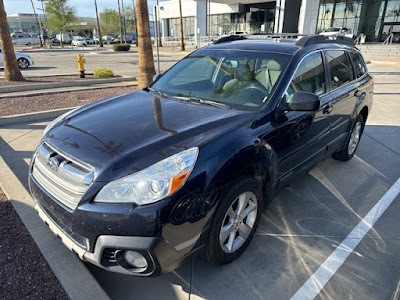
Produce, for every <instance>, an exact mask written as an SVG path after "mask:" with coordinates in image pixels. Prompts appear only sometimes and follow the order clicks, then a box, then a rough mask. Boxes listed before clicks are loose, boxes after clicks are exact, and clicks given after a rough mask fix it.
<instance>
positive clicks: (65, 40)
mask: <svg viewBox="0 0 400 300" xmlns="http://www.w3.org/2000/svg"><path fill="white" fill-rule="evenodd" d="M56 38H57V40H59V41H62V42H63V44H69V43H71V41H72V39H71V37H70V36H69V34H66V33H63V34H57V35H56Z"/></svg>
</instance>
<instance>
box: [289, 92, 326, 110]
mask: <svg viewBox="0 0 400 300" xmlns="http://www.w3.org/2000/svg"><path fill="white" fill-rule="evenodd" d="M320 104H321V100H320V99H319V96H317V95H315V94H313V93H308V92H297V93H295V94H294V95H293V97H292V99H291V101H290V103H288V104H286V105H285V106H284V110H287V111H317V110H318V109H319V106H320Z"/></svg>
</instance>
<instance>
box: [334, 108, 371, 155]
mask: <svg viewBox="0 0 400 300" xmlns="http://www.w3.org/2000/svg"><path fill="white" fill-rule="evenodd" d="M364 126H365V120H364V117H363V116H362V115H358V116H357V118H356V121H355V122H354V125H353V128H352V130H351V134H350V137H349V139H348V140H347V142H346V146H345V148H344V149H342V150H341V151H338V152H335V153H333V154H332V157H333V158H334V159H336V160H341V161H348V160H350V159H351V158H352V157H353V156H354V154H355V153H356V150H357V148H358V145H359V143H360V139H361V135H362V133H363V131H364Z"/></svg>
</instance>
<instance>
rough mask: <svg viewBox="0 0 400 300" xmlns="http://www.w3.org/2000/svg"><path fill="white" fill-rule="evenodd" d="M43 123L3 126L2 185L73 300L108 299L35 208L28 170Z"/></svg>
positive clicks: (0, 139) (0, 131)
mask: <svg viewBox="0 0 400 300" xmlns="http://www.w3.org/2000/svg"><path fill="white" fill-rule="evenodd" d="M44 127H45V124H44V123H37V124H24V125H11V126H9V127H6V128H5V127H0V153H1V157H0V183H1V185H2V188H3V189H4V190H5V192H6V193H7V195H8V196H9V199H10V201H11V203H12V204H13V206H14V208H15V210H16V211H17V213H18V215H19V216H20V218H21V219H22V221H23V223H24V225H25V227H26V228H27V230H28V232H29V233H30V235H31V236H32V238H33V239H34V241H35V242H36V244H37V245H38V247H39V249H40V251H41V252H42V254H43V256H44V257H45V258H46V260H47V261H48V263H49V265H50V267H51V269H52V270H53V272H54V274H55V275H56V277H57V278H58V280H59V281H60V283H61V285H62V286H63V288H64V290H65V292H66V293H67V295H68V296H69V297H70V298H71V299H96V300H97V299H98V300H100V299H109V297H108V295H107V294H106V293H105V292H104V290H103V289H102V287H101V286H100V285H99V284H98V282H97V281H96V280H95V279H94V278H93V276H92V274H91V273H90V272H88V270H87V268H86V267H85V265H84V264H83V263H82V262H81V261H80V260H79V258H77V256H76V255H75V254H74V253H72V252H71V251H69V250H68V249H67V248H66V247H65V246H64V245H63V244H62V243H61V241H60V239H59V238H58V237H56V236H55V235H54V234H52V232H51V231H50V229H49V228H48V226H47V225H46V224H45V223H43V222H42V220H41V219H40V218H39V216H38V214H37V212H36V211H35V209H34V206H35V204H34V201H33V199H32V198H31V196H30V194H29V192H28V190H29V188H28V180H27V179H28V177H27V171H28V167H29V163H30V159H31V157H32V156H33V151H34V149H35V148H36V146H37V144H38V141H39V140H40V137H41V133H42V130H43V129H44Z"/></svg>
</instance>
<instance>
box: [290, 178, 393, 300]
mask: <svg viewBox="0 0 400 300" xmlns="http://www.w3.org/2000/svg"><path fill="white" fill-rule="evenodd" d="M399 194H400V178H398V179H397V181H396V182H395V183H394V184H393V185H392V187H391V188H390V189H389V190H388V191H387V192H386V193H385V195H383V197H382V198H381V199H380V200H379V201H378V202H377V203H376V204H375V206H374V207H373V208H372V209H371V210H370V211H369V212H368V214H367V215H366V216H365V217H364V218H363V219H362V220H361V221H360V223H358V225H357V226H356V227H355V228H354V229H353V230H352V231H351V232H350V234H349V235H348V236H347V237H346V238H345V239H344V240H343V242H342V243H341V244H340V245H339V246H338V247H337V248H336V249H335V251H333V253H332V254H331V255H330V256H329V257H328V258H327V259H326V260H325V262H324V263H323V264H322V265H321V266H320V267H319V268H318V270H317V271H315V273H314V274H313V275H312V276H311V277H310V278H309V279H308V280H307V281H306V283H304V284H303V286H302V287H301V288H300V289H299V290H298V291H297V292H296V294H294V295H293V297H292V298H291V299H292V300H303V299H314V298H315V297H316V296H317V295H318V294H319V292H320V291H321V290H322V289H323V287H324V286H325V284H326V283H327V282H328V281H329V279H331V277H332V276H333V275H334V274H335V273H336V272H337V270H338V269H339V268H340V267H341V266H342V264H343V263H344V262H345V260H346V259H347V257H349V255H350V254H351V253H352V252H353V250H354V249H355V248H356V247H357V245H358V244H359V243H360V242H361V240H362V239H363V238H364V236H365V235H366V234H367V232H368V231H369V230H370V229H371V228H372V226H374V224H375V222H376V221H378V220H379V218H380V217H381V216H382V214H383V213H384V212H385V210H386V209H387V208H388V207H389V205H390V204H391V203H392V202H393V200H394V199H395V198H396V197H397V196H398V195H399Z"/></svg>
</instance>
